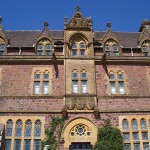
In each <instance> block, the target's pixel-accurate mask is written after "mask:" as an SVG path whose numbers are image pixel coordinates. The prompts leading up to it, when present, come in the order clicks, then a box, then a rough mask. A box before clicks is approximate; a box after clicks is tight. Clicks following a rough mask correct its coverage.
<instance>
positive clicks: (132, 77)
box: [95, 64, 150, 96]
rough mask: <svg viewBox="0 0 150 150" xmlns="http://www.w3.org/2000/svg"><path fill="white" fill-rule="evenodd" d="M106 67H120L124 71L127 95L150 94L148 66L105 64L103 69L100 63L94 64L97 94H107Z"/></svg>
mask: <svg viewBox="0 0 150 150" xmlns="http://www.w3.org/2000/svg"><path fill="white" fill-rule="evenodd" d="M108 68H118V69H119V68H120V70H121V69H122V70H123V71H125V77H126V79H127V80H126V83H125V84H126V87H127V95H129V96H150V91H149V88H150V80H149V79H148V71H147V69H150V66H140V65H139V66H138V65H118V64H117V65H107V66H106V67H105V69H104V67H103V66H102V65H98V64H97V65H96V67H95V69H96V84H97V95H98V96H107V95H108V92H107V88H109V87H107V86H108V85H107V79H104V77H106V70H107V69H108Z"/></svg>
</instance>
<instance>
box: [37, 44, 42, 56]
mask: <svg viewBox="0 0 150 150" xmlns="http://www.w3.org/2000/svg"><path fill="white" fill-rule="evenodd" d="M42 53H43V45H42V44H39V45H38V48H37V55H42Z"/></svg>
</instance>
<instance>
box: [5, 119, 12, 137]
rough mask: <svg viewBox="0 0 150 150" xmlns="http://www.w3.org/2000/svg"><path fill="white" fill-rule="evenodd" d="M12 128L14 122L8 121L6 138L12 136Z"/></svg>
mask: <svg viewBox="0 0 150 150" xmlns="http://www.w3.org/2000/svg"><path fill="white" fill-rule="evenodd" d="M12 127H13V122H12V120H8V121H7V123H6V136H12Z"/></svg>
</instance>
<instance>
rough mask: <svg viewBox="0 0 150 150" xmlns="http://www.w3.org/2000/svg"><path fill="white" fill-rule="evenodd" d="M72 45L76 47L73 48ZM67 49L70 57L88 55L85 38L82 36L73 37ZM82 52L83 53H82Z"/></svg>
mask: <svg viewBox="0 0 150 150" xmlns="http://www.w3.org/2000/svg"><path fill="white" fill-rule="evenodd" d="M74 45H76V46H75V47H74ZM81 45H83V47H81ZM68 49H69V56H70V57H86V56H87V55H88V41H87V39H86V37H85V36H84V35H82V34H75V35H73V36H72V37H71V38H70V42H69V43H68ZM73 51H76V54H75V55H72V52H73ZM82 51H84V52H83V53H82Z"/></svg>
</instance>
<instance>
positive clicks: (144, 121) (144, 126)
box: [140, 119, 147, 130]
mask: <svg viewBox="0 0 150 150" xmlns="http://www.w3.org/2000/svg"><path fill="white" fill-rule="evenodd" d="M140 124H141V129H142V130H146V129H147V127H146V120H145V119H141V121H140Z"/></svg>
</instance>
